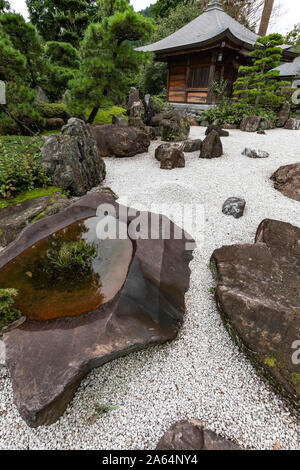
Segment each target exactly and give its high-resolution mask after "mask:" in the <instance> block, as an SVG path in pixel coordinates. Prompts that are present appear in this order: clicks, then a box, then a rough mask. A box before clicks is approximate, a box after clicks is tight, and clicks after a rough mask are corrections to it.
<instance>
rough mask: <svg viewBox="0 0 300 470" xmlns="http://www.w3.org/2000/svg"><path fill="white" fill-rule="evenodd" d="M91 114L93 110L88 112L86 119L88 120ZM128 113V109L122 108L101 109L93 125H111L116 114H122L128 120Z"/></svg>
mask: <svg viewBox="0 0 300 470" xmlns="http://www.w3.org/2000/svg"><path fill="white" fill-rule="evenodd" d="M90 113H91V110H89V109H88V110H86V112H85V119H88V117H89V115H90ZM126 113H127V111H126V109H125V108H122V107H121V106H110V107H109V108H101V109H99V111H98V113H97V116H96V117H95V119H94V122H93V124H94V125H95V124H111V122H112V117H113V115H114V114H120V115H121V116H124V117H125V118H127V116H126Z"/></svg>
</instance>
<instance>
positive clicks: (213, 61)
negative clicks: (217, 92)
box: [206, 49, 217, 104]
mask: <svg viewBox="0 0 300 470" xmlns="http://www.w3.org/2000/svg"><path fill="white" fill-rule="evenodd" d="M216 63H217V50H216V49H215V50H214V51H213V52H212V58H211V64H210V70H209V78H208V94H207V100H206V103H207V104H212V101H213V96H212V95H213V94H212V92H211V86H212V82H213V81H214V78H215V73H216Z"/></svg>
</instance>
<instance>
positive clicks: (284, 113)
mask: <svg viewBox="0 0 300 470" xmlns="http://www.w3.org/2000/svg"><path fill="white" fill-rule="evenodd" d="M290 114H291V105H290V103H289V102H288V101H286V102H285V103H284V104H283V105H282V107H281V109H280V111H279V113H278V116H277V126H278V127H284V125H285V123H286V122H287V120H288V119H289V117H290Z"/></svg>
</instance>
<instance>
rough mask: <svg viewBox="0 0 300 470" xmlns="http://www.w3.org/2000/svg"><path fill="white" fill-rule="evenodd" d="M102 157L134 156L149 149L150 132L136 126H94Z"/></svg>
mask: <svg viewBox="0 0 300 470" xmlns="http://www.w3.org/2000/svg"><path fill="white" fill-rule="evenodd" d="M92 132H93V135H94V137H95V139H96V142H97V145H98V149H99V152H100V155H101V157H133V156H134V155H137V154H139V153H144V152H147V151H148V148H149V145H150V139H149V134H148V133H147V132H146V131H144V130H142V129H137V128H135V127H124V126H115V125H113V124H104V125H100V126H93V127H92Z"/></svg>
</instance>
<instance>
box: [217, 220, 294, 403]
mask: <svg viewBox="0 0 300 470" xmlns="http://www.w3.org/2000/svg"><path fill="white" fill-rule="evenodd" d="M211 261H212V264H211V266H212V270H213V272H214V273H215V275H216V277H217V280H218V285H217V288H216V303H217V306H218V308H219V311H220V314H221V316H222V318H223V320H224V323H225V326H226V327H227V328H228V331H229V332H230V334H231V335H232V337H233V338H234V339H235V340H236V341H237V342H238V344H239V345H240V346H241V348H242V349H243V350H244V352H245V353H246V354H248V355H249V357H250V359H251V360H252V361H253V363H254V365H256V366H257V368H258V369H259V371H261V372H262V373H263V375H264V376H265V377H266V378H268V379H269V380H270V382H271V383H272V384H273V385H274V386H275V387H276V389H277V390H278V391H279V392H281V393H282V395H283V396H284V397H286V398H287V399H289V402H290V403H291V404H292V406H293V408H295V409H296V411H298V412H299V411H300V365H299V342H297V341H296V340H297V334H296V332H298V331H300V308H299V306H300V289H299V272H300V228H298V227H294V226H292V225H291V224H288V223H285V222H280V221H277V220H270V219H266V220H264V221H263V222H262V223H261V224H260V225H259V227H258V230H257V233H256V238H255V243H254V245H251V244H245V245H233V246H223V247H222V248H220V249H217V250H215V251H214V253H213V255H212V259H211Z"/></svg>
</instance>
